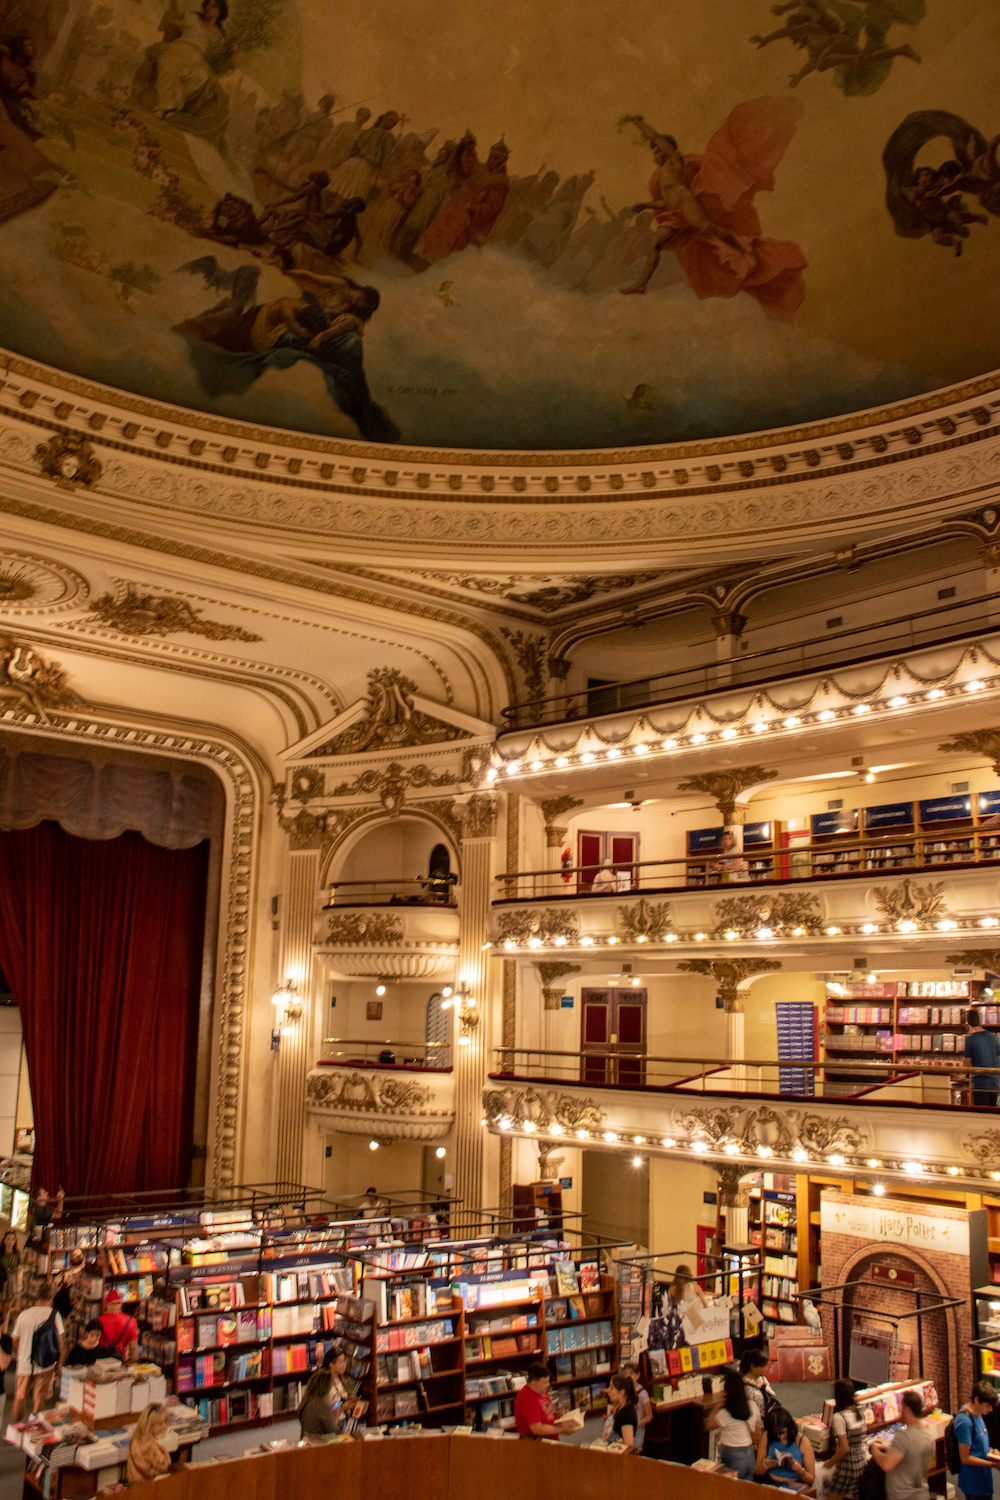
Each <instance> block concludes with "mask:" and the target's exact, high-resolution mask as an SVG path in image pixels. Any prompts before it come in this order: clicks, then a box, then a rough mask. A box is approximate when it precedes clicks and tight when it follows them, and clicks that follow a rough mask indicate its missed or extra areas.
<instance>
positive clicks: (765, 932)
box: [757, 927, 774, 938]
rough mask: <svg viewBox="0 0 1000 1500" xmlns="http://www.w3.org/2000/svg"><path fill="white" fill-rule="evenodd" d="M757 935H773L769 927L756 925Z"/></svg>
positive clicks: (760, 936) (765, 936) (766, 936)
mask: <svg viewBox="0 0 1000 1500" xmlns="http://www.w3.org/2000/svg"><path fill="white" fill-rule="evenodd" d="M757 936H758V937H759V938H769V937H774V933H773V932H772V930H771V928H770V927H758V928H757Z"/></svg>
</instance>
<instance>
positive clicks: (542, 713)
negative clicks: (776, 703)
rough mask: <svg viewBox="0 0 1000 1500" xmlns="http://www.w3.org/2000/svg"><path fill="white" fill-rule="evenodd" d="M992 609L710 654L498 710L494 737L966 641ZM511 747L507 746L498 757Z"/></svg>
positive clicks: (926, 613) (935, 611)
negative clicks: (648, 673)
mask: <svg viewBox="0 0 1000 1500" xmlns="http://www.w3.org/2000/svg"><path fill="white" fill-rule="evenodd" d="M995 610H996V595H995V594H981V595H979V596H977V597H976V598H973V599H959V600H955V602H954V603H951V604H939V605H937V606H935V607H934V608H932V609H926V610H921V611H919V612H913V613H911V614H906V615H896V616H895V617H893V618H891V619H888V620H878V621H873V622H871V623H869V624H862V625H857V626H853V627H850V628H847V629H843V630H825V631H824V632H823V634H822V635H817V636H808V637H806V638H805V639H804V640H795V641H790V642H787V643H785V644H783V645H777V646H768V647H764V648H763V649H761V650H757V651H744V652H741V653H740V655H739V656H733V657H730V658H724V659H721V660H720V658H719V657H718V656H717V655H713V656H710V657H706V658H705V659H704V660H703V661H701V662H698V663H696V664H694V665H689V666H684V667H677V668H675V669H673V670H671V671H668V672H660V673H658V674H657V675H656V676H652V677H640V678H633V679H630V680H628V681H625V682H608V683H602V684H601V685H600V686H599V687H591V688H585V689H580V690H578V691H576V692H571V693H555V694H550V695H548V696H546V697H538V698H532V699H529V700H528V701H527V702H525V703H516V704H512V705H511V706H510V707H508V708H505V709H504V710H503V723H502V724H501V726H500V734H501V735H506V734H507V733H508V732H510V731H519V730H522V731H523V730H528V729H535V728H540V727H542V726H545V725H555V724H561V723H565V722H574V721H575V722H579V721H582V720H587V719H595V718H601V717H603V716H605V715H609V714H623V713H627V712H630V711H632V710H636V709H645V708H654V707H656V706H657V705H666V704H670V703H674V702H677V701H678V700H683V699H686V698H692V697H698V696H700V695H702V694H704V693H708V692H712V691H714V690H715V689H716V688H718V687H719V686H720V685H726V686H735V685H739V686H741V687H753V686H760V685H761V684H763V683H769V682H780V681H784V680H786V679H788V678H790V677H797V676H800V675H801V674H802V673H803V672H805V671H808V670H813V669H816V668H819V667H831V666H837V667H849V666H855V665H861V664H862V663H867V662H871V661H874V660H876V659H878V658H879V657H882V656H885V655H886V654H890V653H897V652H900V651H912V650H915V649H916V648H918V647H919V648H920V649H921V650H927V649H928V648H931V647H934V646H941V645H947V644H951V643H955V642H963V641H971V640H973V639H974V638H975V637H976V636H977V635H979V634H982V633H983V632H984V631H989V630H990V627H991V623H992V622H991V616H992V615H993V613H994V611H995ZM513 748H514V747H513V745H509V746H508V747H506V748H505V753H510V752H511V750H512V749H513Z"/></svg>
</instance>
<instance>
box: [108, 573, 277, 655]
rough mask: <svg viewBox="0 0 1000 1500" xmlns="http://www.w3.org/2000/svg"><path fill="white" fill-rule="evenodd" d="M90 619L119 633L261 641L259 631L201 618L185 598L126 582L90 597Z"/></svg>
mask: <svg viewBox="0 0 1000 1500" xmlns="http://www.w3.org/2000/svg"><path fill="white" fill-rule="evenodd" d="M90 613H91V619H92V620H95V621H98V622H99V623H100V624H102V625H107V626H109V627H110V628H111V629H112V630H117V631H119V632H120V633H121V634H122V635H132V636H146V635H180V634H187V635H203V636H207V638H208V639H209V640H210V641H262V640H263V639H264V637H263V636H262V635H255V634H254V633H253V631H250V630H244V629H243V628H242V626H240V625H223V624H222V623H221V622H220V621H218V620H203V619H202V618H201V610H200V609H194V608H193V607H192V606H191V605H190V604H188V602H187V601H186V600H185V599H174V598H171V596H170V595H168V594H139V593H136V592H135V586H134V585H133V584H129V585H128V588H127V590H126V591H125V593H123V594H120V595H117V596H116V595H115V594H102V595H101V597H100V598H99V599H94V600H92V601H91V605H90Z"/></svg>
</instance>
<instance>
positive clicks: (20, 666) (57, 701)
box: [0, 634, 83, 724]
mask: <svg viewBox="0 0 1000 1500" xmlns="http://www.w3.org/2000/svg"><path fill="white" fill-rule="evenodd" d="M82 701H83V700H82V699H81V697H80V695H79V694H78V693H76V692H75V691H74V690H73V688H71V687H70V685H69V683H68V682H67V680H66V673H65V672H64V671H63V670H62V668H61V667H60V665H59V663H58V662H57V661H46V660H45V658H44V657H43V656H40V655H39V654H38V652H37V651H36V650H35V649H34V648H33V647H32V646H29V645H28V643H27V642H26V641H20V640H16V639H15V638H14V637H13V636H10V635H4V634H0V703H7V704H13V706H14V708H15V709H17V708H21V709H22V710H23V709H24V708H25V707H27V709H28V710H29V711H30V712H31V713H32V714H34V716H35V717H36V718H37V719H39V720H40V721H41V722H42V723H43V724H47V723H48V722H49V710H50V709H54V708H75V707H76V706H77V705H78V704H80V703H82Z"/></svg>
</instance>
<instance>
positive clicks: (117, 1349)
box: [97, 1291, 139, 1365]
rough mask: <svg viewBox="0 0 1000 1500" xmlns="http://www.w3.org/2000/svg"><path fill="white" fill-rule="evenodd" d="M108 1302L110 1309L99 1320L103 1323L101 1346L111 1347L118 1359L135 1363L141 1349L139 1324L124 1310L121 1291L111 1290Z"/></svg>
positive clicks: (127, 1362)
mask: <svg viewBox="0 0 1000 1500" xmlns="http://www.w3.org/2000/svg"><path fill="white" fill-rule="evenodd" d="M106 1302H107V1309H108V1310H107V1312H105V1313H102V1314H101V1316H100V1317H99V1318H98V1320H97V1321H98V1322H99V1323H100V1325H101V1348H102V1349H110V1350H111V1352H112V1354H113V1355H114V1356H115V1357H116V1359H120V1360H123V1361H124V1362H125V1364H127V1365H131V1364H134V1363H135V1358H136V1355H137V1354H138V1351H139V1325H138V1323H137V1322H136V1321H135V1319H134V1318H130V1317H129V1315H128V1313H126V1312H125V1311H124V1310H123V1308H122V1294H121V1292H118V1291H111V1292H109V1293H108V1295H107V1298H106Z"/></svg>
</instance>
